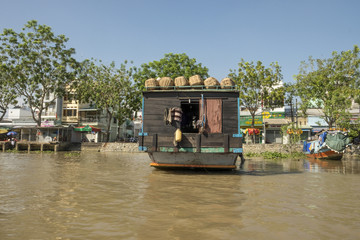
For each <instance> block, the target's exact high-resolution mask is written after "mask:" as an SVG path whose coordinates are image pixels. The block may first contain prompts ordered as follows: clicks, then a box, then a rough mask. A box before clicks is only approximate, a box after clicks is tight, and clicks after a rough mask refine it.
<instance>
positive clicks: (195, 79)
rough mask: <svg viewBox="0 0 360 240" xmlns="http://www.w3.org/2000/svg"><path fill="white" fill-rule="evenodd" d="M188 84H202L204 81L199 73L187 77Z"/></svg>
mask: <svg viewBox="0 0 360 240" xmlns="http://www.w3.org/2000/svg"><path fill="white" fill-rule="evenodd" d="M189 84H190V86H202V85H204V81H203V80H202V78H201V77H200V75H194V76H191V77H190V78H189Z"/></svg>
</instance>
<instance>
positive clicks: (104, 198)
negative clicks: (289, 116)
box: [0, 152, 360, 240]
mask: <svg viewBox="0 0 360 240" xmlns="http://www.w3.org/2000/svg"><path fill="white" fill-rule="evenodd" d="M149 162H150V161H149V158H148V156H147V155H146V154H143V153H141V154H137V153H129V154H127V153H115V152H112V153H64V152H59V153H42V154H40V153H30V154H28V153H0V239H1V240H8V239H16V240H17V239H36V240H37V239H44V240H49V239H55V240H56V239H97V240H99V239H107V240H108V239H267V240H270V239H276V240H279V239H326V240H328V239H337V240H338V239H359V238H360V159H357V158H352V159H347V160H344V161H308V160H290V159H285V160H263V159H247V161H246V164H245V166H244V169H243V170H239V169H238V170H235V171H205V170H177V171H162V170H157V169H154V168H151V167H150V166H149Z"/></svg>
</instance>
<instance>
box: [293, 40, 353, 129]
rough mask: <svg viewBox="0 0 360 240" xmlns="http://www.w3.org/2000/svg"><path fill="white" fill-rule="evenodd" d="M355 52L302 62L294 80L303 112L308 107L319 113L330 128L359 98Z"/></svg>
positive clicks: (334, 53)
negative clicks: (316, 109)
mask: <svg viewBox="0 0 360 240" xmlns="http://www.w3.org/2000/svg"><path fill="white" fill-rule="evenodd" d="M359 64H360V59H359V48H358V46H356V45H355V46H354V48H353V50H348V51H343V52H341V53H338V52H333V53H332V57H331V58H328V59H314V58H312V57H309V60H308V62H305V61H303V62H302V63H301V66H300V72H299V74H298V75H297V76H296V80H297V84H296V88H297V91H298V94H299V96H300V98H301V105H300V107H301V109H302V110H303V112H306V110H307V109H308V108H310V107H315V108H319V109H322V111H323V114H324V116H323V117H322V118H323V119H324V120H325V121H326V122H327V124H328V125H329V128H332V127H333V126H334V125H335V124H336V122H337V120H338V118H339V116H341V115H343V114H344V110H346V109H349V108H350V106H351V103H352V102H353V100H354V99H355V97H357V95H358V94H359V89H358V88H357V87H356V86H358V81H359Z"/></svg>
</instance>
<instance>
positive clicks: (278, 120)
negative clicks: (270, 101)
mask: <svg viewBox="0 0 360 240" xmlns="http://www.w3.org/2000/svg"><path fill="white" fill-rule="evenodd" d="M264 122H265V123H266V124H279V125H284V124H288V123H289V122H288V121H287V120H286V119H284V118H268V119H265V120H264Z"/></svg>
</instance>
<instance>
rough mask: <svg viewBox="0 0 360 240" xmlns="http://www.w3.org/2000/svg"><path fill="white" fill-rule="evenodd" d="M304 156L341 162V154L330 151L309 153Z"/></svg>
mask: <svg viewBox="0 0 360 240" xmlns="http://www.w3.org/2000/svg"><path fill="white" fill-rule="evenodd" d="M306 156H307V157H308V158H311V159H324V160H341V158H342V156H343V153H337V152H334V151H332V150H329V151H324V152H319V153H309V154H306Z"/></svg>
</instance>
